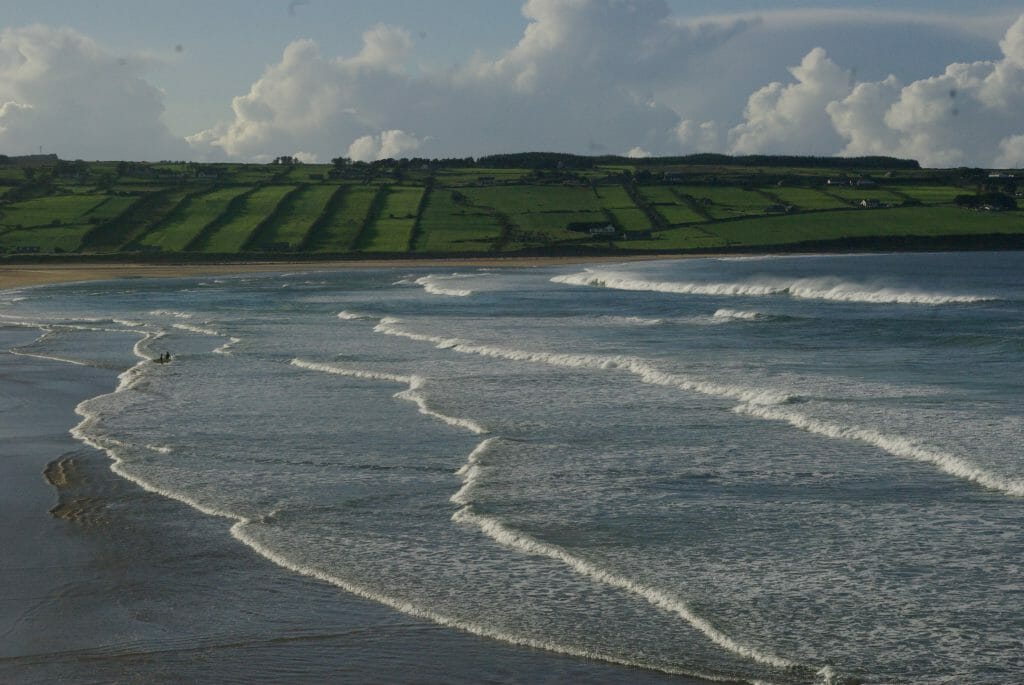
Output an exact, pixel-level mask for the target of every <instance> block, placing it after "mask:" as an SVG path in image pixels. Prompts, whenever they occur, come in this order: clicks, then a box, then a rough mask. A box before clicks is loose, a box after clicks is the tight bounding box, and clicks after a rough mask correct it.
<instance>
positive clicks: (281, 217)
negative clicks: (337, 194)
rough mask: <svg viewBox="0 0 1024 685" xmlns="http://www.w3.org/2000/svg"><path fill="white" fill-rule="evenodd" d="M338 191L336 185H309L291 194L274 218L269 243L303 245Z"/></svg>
mask: <svg viewBox="0 0 1024 685" xmlns="http://www.w3.org/2000/svg"><path fill="white" fill-rule="evenodd" d="M337 189H338V188H337V186H334V185H307V186H301V187H300V188H299V189H298V190H297V192H295V193H293V194H289V196H288V200H287V201H285V202H282V206H281V208H280V211H278V212H277V213H276V214H275V215H274V217H273V218H272V221H271V226H270V230H269V231H268V235H267V238H266V240H267V242H268V243H269V244H278V245H279V244H284V243H287V244H288V246H289V247H290V248H298V247H299V246H300V245H302V244H303V242H304V241H305V239H306V235H307V234H308V233H309V231H310V228H311V227H312V226H313V222H315V221H316V220H317V218H319V216H320V215H321V214H322V213H323V211H324V208H325V207H326V206H327V202H328V200H330V199H331V197H332V196H333V195H334V191H336V190H337Z"/></svg>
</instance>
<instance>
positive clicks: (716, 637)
mask: <svg viewBox="0 0 1024 685" xmlns="http://www.w3.org/2000/svg"><path fill="white" fill-rule="evenodd" d="M498 440H500V438H497V437H492V438H488V439H486V440H484V441H483V442H481V443H480V444H479V445H477V446H476V449H474V450H473V451H472V452H471V453H470V455H469V457H467V459H466V463H465V464H464V465H463V466H462V468H460V469H459V470H458V471H456V474H457V475H459V476H461V477H462V487H460V488H459V489H458V491H457V492H455V494H453V495H452V496H451V502H452V503H454V504H458V505H460V508H459V509H458V510H457V511H456V512H455V513H454V514H453V515H452V520H453V521H455V522H457V523H466V524H471V525H473V526H475V527H477V528H479V529H480V531H481V532H483V533H484V534H485V535H487V537H489V538H491V539H492V540H494V541H495V542H497V543H498V544H500V545H502V546H504V547H508V548H510V549H514V550H517V551H519V552H524V553H526V554H534V555H540V556H545V557H548V558H549V559H553V560H555V561H558V562H561V563H563V564H565V565H566V566H568V567H569V568H570V569H571V570H572V571H574V572H575V573H578V574H580V575H582V576H585V577H587V578H590V579H591V580H594V581H596V582H598V583H600V584H603V585H607V586H609V587H614V588H617V589H619V590H623V591H625V592H628V593H630V594H633V595H636V596H638V597H640V598H642V599H644V600H646V601H647V602H648V603H649V604H651V605H653V606H655V607H657V608H658V609H661V610H663V611H667V612H669V613H672V614H675V615H677V616H679V617H680V618H681V619H683V620H684V621H685V622H686V623H688V624H689V625H690V626H692V627H693V628H695V629H696V630H698V631H699V632H701V633H702V634H703V635H704V636H705V637H707V638H708V639H709V640H711V642H713V643H714V644H716V645H718V646H719V647H721V648H722V649H725V650H726V651H729V652H732V653H733V654H737V655H739V656H741V657H743V658H745V659H750V660H752V661H755V662H757V663H759V664H763V665H766V666H772V667H774V668H780V669H786V670H794V669H803V668H806V667H805V666H803V665H801V664H799V663H797V662H794V661H790V660H789V659H784V658H782V657H779V656H775V655H773V654H770V653H768V652H764V651H762V650H759V649H757V648H755V647H750V646H748V645H744V644H742V643H740V642H738V641H737V640H735V639H733V638H731V637H729V636H728V635H726V634H725V633H724V632H722V631H721V630H719V629H718V628H716V627H715V626H714V625H712V623H711V622H710V621H708V620H707V619H705V618H704V617H702V616H700V615H698V614H697V613H695V612H694V611H693V609H691V608H690V606H689V605H688V604H687V603H686V602H685V601H684V600H682V599H680V598H678V597H673V596H671V595H669V594H668V593H666V592H664V591H662V590H659V589H657V588H653V587H650V586H648V585H644V584H642V583H638V582H636V581H634V580H632V579H630V578H627V577H625V576H622V575H619V574H617V573H613V572H611V571H608V570H606V569H603V568H601V567H600V566H598V565H596V564H594V563H592V562H589V561H587V560H585V559H581V558H580V557H577V556H575V555H573V554H571V553H569V552H567V551H566V550H565V549H563V548H561V547H558V546H556V545H552V544H550V543H547V542H542V541H540V540H537V539H536V538H534V537H532V536H530V535H527V534H526V533H522V532H520V531H517V530H513V529H512V528H510V527H509V526H507V525H505V524H504V523H502V522H501V521H499V520H498V519H496V518H494V517H492V516H485V515H482V514H478V513H476V512H475V511H474V510H473V502H472V498H471V493H472V490H473V488H474V486H475V485H476V482H477V481H478V479H479V478H480V474H481V471H480V465H479V461H480V458H481V457H482V456H484V455H485V454H486V453H487V452H488V451H489V450H490V448H491V447H492V446H493V445H494V444H495V443H496V442H497V441H498Z"/></svg>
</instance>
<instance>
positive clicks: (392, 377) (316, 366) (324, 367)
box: [289, 359, 412, 385]
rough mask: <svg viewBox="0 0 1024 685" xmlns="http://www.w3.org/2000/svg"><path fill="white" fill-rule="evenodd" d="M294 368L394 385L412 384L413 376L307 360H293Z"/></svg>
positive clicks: (291, 362)
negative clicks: (386, 382)
mask: <svg viewBox="0 0 1024 685" xmlns="http://www.w3.org/2000/svg"><path fill="white" fill-rule="evenodd" d="M289 363H290V364H291V365H292V366H296V367H298V368H300V369H307V370H309V371H320V372H322V373H333V374H335V375H338V376H350V377H352V378H363V379H366V380H371V381H390V382H392V383H402V384H405V385H411V384H412V377H411V376H399V375H396V374H393V373H381V372H379V371H365V370H363V369H353V368H349V367H345V366H338V365H337V364H326V363H324V362H311V361H306V360H305V359H292V360H291V361H290V362H289Z"/></svg>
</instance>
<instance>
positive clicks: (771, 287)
mask: <svg viewBox="0 0 1024 685" xmlns="http://www.w3.org/2000/svg"><path fill="white" fill-rule="evenodd" d="M551 282H552V283H561V284H565V285H580V286H595V287H602V288H610V289H613V290H630V291H641V292H658V293H674V294H680V295H723V296H752V297H763V296H769V295H788V296H790V297H795V298H800V299H815V300H831V301H836V302H860V303H866V304H920V305H941V304H971V303H976V302H986V301H990V300H992V299H994V298H991V297H984V296H981V295H949V294H945V293H927V292H922V291H917V290H901V289H898V288H891V287H877V288H871V287H869V286H865V285H861V284H857V283H847V282H844V281H838V280H837V279H834V278H800V279H791V280H784V279H778V280H765V281H763V282H756V281H748V282H745V283H692V282H680V281H646V280H642V279H638V278H631V277H628V276H623V275H619V274H614V273H606V272H598V271H594V270H591V269H588V270H586V271H584V272H581V273H576V274H564V275H561V276H554V277H553V278H551Z"/></svg>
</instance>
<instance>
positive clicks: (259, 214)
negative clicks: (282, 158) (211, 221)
mask: <svg viewBox="0 0 1024 685" xmlns="http://www.w3.org/2000/svg"><path fill="white" fill-rule="evenodd" d="M293 188H294V186H283V185H272V186H264V187H262V188H259V189H258V190H256V191H255V192H253V193H251V194H250V195H248V196H247V197H246V198H245V201H244V202H243V203H242V206H241V207H239V208H238V211H237V212H236V213H235V214H234V215H233V216H230V217H227V218H226V220H222V223H221V224H220V225H219V226H217V228H216V230H215V231H213V232H212V233H211V234H210V235H209V236H207V237H205V239H203V240H202V242H200V243H198V244H197V245H196V246H195V249H197V250H199V251H201V252H216V253H230V252H238V251H240V250H241V249H242V247H243V246H244V245H245V244H246V242H247V241H248V240H249V238H250V236H251V235H252V233H253V231H255V230H256V228H257V227H258V226H259V225H260V223H262V222H263V221H264V219H266V218H267V216H269V215H270V213H271V212H272V211H274V208H275V207H276V206H277V203H278V202H280V201H281V198H283V197H284V196H285V195H286V194H287V193H289V192H290V191H291V190H292V189H293Z"/></svg>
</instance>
